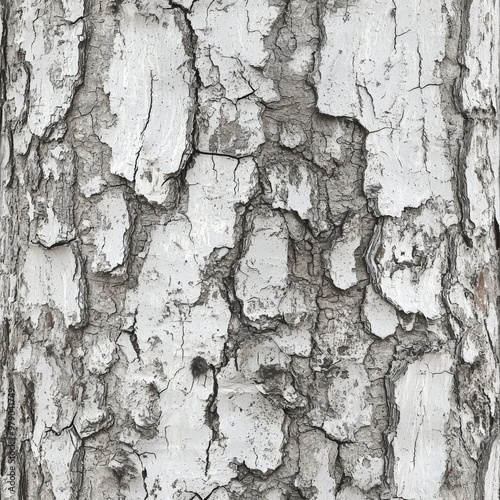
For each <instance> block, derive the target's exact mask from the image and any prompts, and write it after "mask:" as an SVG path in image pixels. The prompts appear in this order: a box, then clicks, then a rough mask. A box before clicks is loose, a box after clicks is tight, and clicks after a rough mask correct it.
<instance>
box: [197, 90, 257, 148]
mask: <svg viewBox="0 0 500 500" xmlns="http://www.w3.org/2000/svg"><path fill="white" fill-rule="evenodd" d="M198 101H199V113H198V115H197V120H198V121H197V124H198V131H199V137H198V149H199V150H200V151H202V152H204V153H217V154H228V155H231V156H237V157H242V156H247V155H250V154H252V153H255V152H256V150H257V148H258V147H259V146H260V145H261V144H263V143H264V142H265V136H264V131H263V129H262V122H261V118H260V117H261V114H262V108H261V106H259V104H258V103H257V100H256V98H255V97H251V96H250V97H245V98H241V99H238V101H236V102H235V103H233V102H232V101H230V100H229V99H226V98H224V97H223V91H222V90H221V89H220V88H216V87H209V88H208V89H201V90H200V91H199V94H198Z"/></svg>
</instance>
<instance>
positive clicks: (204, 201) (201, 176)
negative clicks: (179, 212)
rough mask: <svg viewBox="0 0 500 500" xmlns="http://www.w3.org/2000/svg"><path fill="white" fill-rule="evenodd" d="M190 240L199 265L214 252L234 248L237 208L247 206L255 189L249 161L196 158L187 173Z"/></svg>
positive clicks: (187, 214) (252, 168) (255, 177)
mask: <svg viewBox="0 0 500 500" xmlns="http://www.w3.org/2000/svg"><path fill="white" fill-rule="evenodd" d="M186 182H187V184H188V186H189V204H188V209H187V212H186V216H187V217H188V219H189V221H190V222H191V239H192V240H193V242H194V246H195V248H196V255H197V256H199V257H200V262H203V259H205V258H206V257H208V256H209V255H210V254H211V253H212V251H213V250H214V249H215V248H224V247H226V248H232V247H233V246H234V224H235V222H236V211H235V208H236V205H238V204H244V203H246V202H248V200H249V199H250V197H251V196H252V194H253V193H254V192H255V189H256V186H257V166H256V164H255V161H254V160H253V159H252V158H243V159H241V160H236V159H234V158H229V157H224V156H213V155H197V156H196V158H195V161H194V165H193V167H192V168H191V169H189V170H188V172H187V175H186Z"/></svg>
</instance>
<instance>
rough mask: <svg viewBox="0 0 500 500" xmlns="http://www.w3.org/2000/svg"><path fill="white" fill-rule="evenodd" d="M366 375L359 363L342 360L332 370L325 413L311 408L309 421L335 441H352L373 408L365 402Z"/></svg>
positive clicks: (367, 382) (368, 423) (368, 384)
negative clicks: (342, 361)
mask: <svg viewBox="0 0 500 500" xmlns="http://www.w3.org/2000/svg"><path fill="white" fill-rule="evenodd" d="M369 386H370V381H369V379H368V374H367V372H366V369H365V367H364V366H363V365H361V364H359V363H345V362H344V363H341V364H338V365H336V369H335V371H333V372H332V378H331V381H330V386H329V388H328V402H329V405H328V409H327V412H326V414H325V413H323V412H322V411H320V412H318V411H317V410H313V411H312V412H311V413H310V416H311V420H312V422H313V423H314V424H315V425H317V426H318V427H322V428H323V429H324V431H325V432H326V433H327V434H328V435H329V436H331V437H332V439H335V440H337V441H347V440H348V441H354V434H355V433H356V431H358V430H359V429H360V428H361V427H363V426H365V425H370V423H371V415H372V407H371V405H370V404H369V403H368V402H367V400H366V399H367V398H366V395H367V390H368V388H369Z"/></svg>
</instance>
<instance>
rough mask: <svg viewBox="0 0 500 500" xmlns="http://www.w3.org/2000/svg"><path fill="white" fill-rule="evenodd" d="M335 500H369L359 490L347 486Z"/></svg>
mask: <svg viewBox="0 0 500 500" xmlns="http://www.w3.org/2000/svg"><path fill="white" fill-rule="evenodd" d="M335 500H367V497H366V495H365V494H364V493H363V492H362V491H361V490H360V489H359V488H356V487H353V486H347V487H345V488H344V489H343V490H342V491H340V492H339V493H338V494H337V496H336V497H335ZM395 500H396V499H395Z"/></svg>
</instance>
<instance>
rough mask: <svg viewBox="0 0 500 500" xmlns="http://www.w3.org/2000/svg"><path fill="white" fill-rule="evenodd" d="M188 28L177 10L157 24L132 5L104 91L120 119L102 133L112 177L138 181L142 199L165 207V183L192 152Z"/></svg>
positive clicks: (166, 13)
mask: <svg viewBox="0 0 500 500" xmlns="http://www.w3.org/2000/svg"><path fill="white" fill-rule="evenodd" d="M183 23H185V21H184V20H183V17H182V15H181V14H180V13H179V11H177V10H176V9H171V10H164V11H162V14H161V18H160V19H158V20H155V19H154V18H153V17H151V16H148V17H146V16H144V15H142V14H139V13H138V12H137V10H136V7H135V6H133V5H131V4H127V5H126V8H124V9H123V11H122V15H121V19H120V31H119V32H118V33H117V34H116V35H115V44H114V51H115V54H114V56H113V58H112V60H111V65H110V68H109V75H108V76H107V80H106V82H105V86H104V90H105V92H106V93H109V103H110V108H111V112H112V113H113V114H114V115H116V119H115V121H114V123H112V124H110V126H109V127H108V128H104V127H102V129H101V131H100V137H101V139H102V140H103V141H104V142H106V143H107V144H109V146H110V147H111V149H112V153H113V154H112V160H111V166H110V169H111V173H113V174H117V175H121V176H122V177H125V178H126V179H128V180H129V181H133V180H135V190H136V192H137V194H140V195H143V196H145V197H146V198H147V199H148V200H149V201H151V202H155V203H164V202H165V201H166V198H167V195H168V191H169V189H168V186H166V185H165V184H164V182H165V180H166V179H167V177H168V176H169V175H170V174H174V173H175V172H177V171H178V170H179V169H180V168H182V166H183V165H184V162H185V160H186V159H187V156H188V155H189V153H190V151H191V145H190V134H191V127H192V123H191V121H192V112H193V109H192V106H193V98H192V95H191V88H190V86H191V83H192V80H193V77H192V70H191V68H190V60H191V59H190V56H189V55H188V53H187V49H186V47H185V34H184V33H183V30H182V24H183Z"/></svg>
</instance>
